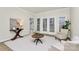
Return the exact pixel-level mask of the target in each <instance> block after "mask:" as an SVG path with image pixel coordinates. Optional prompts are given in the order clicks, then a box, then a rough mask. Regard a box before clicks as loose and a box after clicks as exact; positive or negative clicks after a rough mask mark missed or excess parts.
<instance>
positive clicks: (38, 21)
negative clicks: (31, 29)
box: [37, 18, 40, 31]
mask: <svg viewBox="0 0 79 59" xmlns="http://www.w3.org/2000/svg"><path fill="white" fill-rule="evenodd" d="M37 31H40V18H38V19H37Z"/></svg>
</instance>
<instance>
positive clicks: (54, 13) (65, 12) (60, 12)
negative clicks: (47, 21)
mask: <svg viewBox="0 0 79 59" xmlns="http://www.w3.org/2000/svg"><path fill="white" fill-rule="evenodd" d="M62 16H64V17H66V20H70V8H61V9H56V10H50V11H46V12H41V13H37V14H36V18H37V17H38V18H39V17H40V18H41V19H42V17H48V18H49V17H54V18H55V22H56V23H55V25H56V27H55V28H56V29H55V31H56V32H59V17H62Z"/></svg>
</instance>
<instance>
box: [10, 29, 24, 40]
mask: <svg viewBox="0 0 79 59" xmlns="http://www.w3.org/2000/svg"><path fill="white" fill-rule="evenodd" d="M22 30H23V29H19V28H17V29H16V30H10V31H13V32H15V33H16V35H15V36H14V37H13V38H12V39H11V40H15V39H16V38H17V37H20V38H22V37H23V36H21V35H20V32H21V31H22Z"/></svg>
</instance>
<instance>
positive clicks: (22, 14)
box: [0, 7, 79, 51]
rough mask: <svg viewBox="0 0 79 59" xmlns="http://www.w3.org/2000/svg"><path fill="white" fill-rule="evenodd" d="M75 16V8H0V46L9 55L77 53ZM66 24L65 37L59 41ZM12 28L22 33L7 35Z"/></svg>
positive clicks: (76, 14)
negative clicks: (19, 53) (23, 53)
mask: <svg viewBox="0 0 79 59" xmlns="http://www.w3.org/2000/svg"><path fill="white" fill-rule="evenodd" d="M78 14H79V8H78V7H0V19H1V20H0V42H1V45H5V46H7V47H8V48H10V50H12V51H74V50H75V51H78V50H79V48H78V44H79V42H78V41H79V40H78V39H79V33H78V32H79V31H78V30H79V28H78V21H79V20H78V18H79V17H78ZM66 21H67V22H68V23H65V22H66ZM15 22H17V23H19V25H18V24H17V23H15ZM66 24H67V25H68V24H69V25H68V27H67V26H64V27H63V29H66V30H68V31H69V32H66V31H65V32H66V33H67V34H69V35H65V36H61V37H60V36H59V35H58V34H57V33H59V32H61V29H62V26H63V25H66ZM16 27H18V28H20V29H22V30H21V31H20V32H19V30H17V32H14V31H11V30H15V29H16ZM65 32H64V34H65ZM34 34H36V35H35V36H34ZM56 34H57V35H56ZM64 34H63V35H64ZM20 35H21V36H23V37H22V38H21V37H20ZM41 35H42V36H41ZM37 37H39V38H37ZM62 38H64V39H62ZM11 39H12V40H11ZM67 39H68V40H67ZM34 40H35V42H33V41H34ZM75 45H77V47H76V46H75ZM68 47H71V48H72V49H71V48H70V49H69V48H68ZM4 49H5V48H4ZM4 49H3V50H4Z"/></svg>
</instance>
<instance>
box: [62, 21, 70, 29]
mask: <svg viewBox="0 0 79 59" xmlns="http://www.w3.org/2000/svg"><path fill="white" fill-rule="evenodd" d="M70 24H71V23H70V21H69V20H68V21H65V24H64V25H63V26H62V28H63V29H69V25H70Z"/></svg>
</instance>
